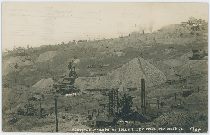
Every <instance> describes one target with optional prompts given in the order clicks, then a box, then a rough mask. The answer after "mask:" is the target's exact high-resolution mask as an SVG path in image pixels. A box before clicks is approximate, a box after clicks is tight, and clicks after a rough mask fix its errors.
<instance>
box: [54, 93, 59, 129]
mask: <svg viewBox="0 0 210 135" xmlns="http://www.w3.org/2000/svg"><path fill="white" fill-rule="evenodd" d="M54 99H55V126H56V128H55V132H58V105H57V101H58V96H57V95H55V96H54Z"/></svg>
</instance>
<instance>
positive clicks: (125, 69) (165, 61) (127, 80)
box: [2, 24, 208, 132]
mask: <svg viewBox="0 0 210 135" xmlns="http://www.w3.org/2000/svg"><path fill="white" fill-rule="evenodd" d="M202 26H203V25H202ZM207 36H208V33H207V26H205V27H204V28H203V27H202V28H201V29H199V30H194V29H193V27H192V26H188V25H183V24H173V25H169V26H165V27H163V28H161V29H160V30H158V31H155V32H153V33H140V32H133V33H130V34H128V35H127V36H124V37H119V38H113V39H101V40H90V41H89V40H87V41H86V40H84V41H83V40H80V41H70V42H68V43H61V44H57V45H43V46H40V47H36V48H32V47H28V48H21V47H20V48H16V49H14V50H12V51H9V52H5V53H4V55H3V60H2V64H3V69H2V73H3V74H2V77H3V89H2V94H3V106H2V108H3V130H4V131H11V130H12V131H54V130H53V129H51V128H52V125H53V123H54V121H53V120H54V108H53V107H54V95H53V94H54V93H53V92H54V89H53V84H54V82H57V81H58V80H59V79H60V78H61V76H64V75H66V74H67V73H69V72H68V63H69V62H70V61H73V64H74V66H75V68H76V69H75V70H76V73H77V75H78V78H77V79H76V82H75V85H76V86H77V87H78V88H79V89H80V90H81V92H80V93H79V94H78V95H77V96H71V97H67V96H59V98H58V106H59V119H61V120H62V122H61V124H63V131H64V132H67V131H68V129H67V124H68V123H69V124H70V125H72V123H77V125H72V126H73V127H80V128H81V127H84V128H86V127H87V125H88V124H84V123H85V122H88V120H87V118H86V116H87V115H89V110H94V109H95V110H98V109H101V104H106V103H108V101H107V96H106V94H104V93H103V92H106V91H108V89H113V88H119V91H120V93H119V94H120V95H121V96H122V95H123V94H124V93H128V94H130V95H131V96H132V97H134V98H133V109H134V110H137V111H138V110H139V107H140V101H141V99H140V95H141V93H140V87H141V84H140V83H141V79H142V78H144V79H145V81H146V98H148V99H147V100H148V103H149V100H150V99H155V102H156V99H157V98H160V100H161V101H162V100H163V104H165V108H163V109H162V112H161V113H157V114H158V115H156V114H155V117H156V118H157V119H156V120H154V121H153V122H154V123H156V125H157V126H162V125H164V124H165V123H164V122H165V121H164V119H168V120H169V121H170V122H171V123H170V124H171V125H173V124H175V125H179V124H178V123H179V122H180V119H181V118H182V117H184V118H185V119H186V121H184V122H183V123H181V124H180V125H187V122H188V120H189V119H190V118H191V117H194V114H197V113H199V115H196V117H194V119H195V120H194V123H195V124H197V125H199V124H200V125H202V124H204V129H205V128H206V127H205V126H206V125H205V123H206V119H202V120H200V119H199V118H197V117H202V118H203V117H204V118H206V117H207V116H206V114H207V113H206V112H207V100H201V99H202V98H205V99H206V95H207V89H208V88H207V80H208V77H207V73H208V70H207V65H208V60H207V59H208V58H206V59H199V60H190V57H192V56H193V52H192V50H195V48H199V50H204V51H205V53H208V51H207V48H208V40H207V39H208V38H207ZM205 57H207V56H205ZM180 80H181V81H180ZM183 80H186V81H183ZM132 88H133V89H135V88H136V89H137V90H133V91H132V90H130V89H132ZM185 89H190V90H191V91H192V90H193V94H192V93H191V95H190V96H188V97H183V96H182V94H180V93H184V92H183V91H184V90H185ZM88 90H94V92H90V91H88ZM99 90H103V92H101V91H99ZM175 93H177V100H176V101H174V94H175ZM33 94H41V95H43V96H44V99H43V101H42V105H43V107H44V109H45V110H46V113H47V116H46V118H43V119H39V118H37V116H32V117H29V116H22V115H17V116H16V113H17V111H18V109H19V108H20V107H24V106H25V105H27V104H28V103H31V102H33V103H34V104H35V106H36V108H37V109H36V111H37V110H39V109H38V108H39V103H40V102H39V101H38V100H37V101H36V100H35V101H29V99H28V98H30V97H33V96H34V95H33ZM195 99H196V100H195ZM197 101H199V103H196V102H197ZM178 102H182V105H183V108H182V109H181V111H180V110H179V109H177V108H176V107H175V108H173V107H174V106H176V105H177V104H178ZM193 105H195V106H199V107H195V108H193ZM151 106H152V105H151ZM177 106H178V105H177ZM155 108H157V107H156V106H155ZM200 108H202V109H203V110H202V111H201V112H198V111H200V110H199V109H200ZM170 109H173V113H170ZM148 110H150V112H153V113H154V112H156V111H157V110H155V111H154V110H153V109H152V107H151V108H148ZM189 110H190V113H192V116H191V115H189V117H188V115H186V114H187V113H188V112H189ZM159 111H160V110H159ZM165 112H166V113H165ZM153 115H154V114H153ZM173 115H176V117H178V118H179V119H177V121H174V119H173V117H172V116H173ZM180 115H181V116H180ZM13 116H16V117H17V119H18V121H17V122H16V123H14V124H10V123H9V120H10V118H11V117H13ZM63 116H65V118H63ZM72 116H76V117H78V118H74V117H72ZM81 121H83V122H81ZM173 122H174V123H173ZM154 123H153V124H154ZM21 124H23V127H25V128H22V125H21ZM148 124H152V123H148ZM145 125H146V124H145V123H141V126H145ZM41 126H43V127H46V129H45V128H41Z"/></svg>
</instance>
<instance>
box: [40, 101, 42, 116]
mask: <svg viewBox="0 0 210 135" xmlns="http://www.w3.org/2000/svg"><path fill="white" fill-rule="evenodd" d="M39 109H40V113H39V117H40V118H42V100H41V98H40V99H39Z"/></svg>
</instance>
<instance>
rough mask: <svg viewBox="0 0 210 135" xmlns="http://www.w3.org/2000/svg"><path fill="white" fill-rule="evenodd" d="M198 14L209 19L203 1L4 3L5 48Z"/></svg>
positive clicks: (106, 34) (112, 33)
mask: <svg viewBox="0 0 210 135" xmlns="http://www.w3.org/2000/svg"><path fill="white" fill-rule="evenodd" d="M191 16H194V17H196V18H201V19H205V20H208V5H207V4H199V3H179V4H176V3H170V4H169V3H165V4H163V3H162V4H160V3H159V4H158V3H156V4H154V3H67V2H66V3H64V2H63V3H52V2H51V3H20V2H19V3H12V2H10V3H8V2H7V3H3V5H2V43H3V50H5V49H12V48H13V47H14V46H16V47H19V46H22V47H26V46H27V45H30V46H33V47H36V46H40V45H47V44H56V43H61V42H62V41H64V42H68V41H71V40H74V39H75V40H78V39H94V38H111V37H113V38H114V37H118V36H120V35H128V33H130V32H132V31H136V30H141V29H142V28H143V29H145V30H146V31H148V30H149V29H151V28H152V29H153V31H154V30H157V29H159V28H160V27H162V26H164V25H168V24H177V23H180V22H182V21H186V20H187V19H188V18H189V17H191Z"/></svg>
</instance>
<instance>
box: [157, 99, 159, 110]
mask: <svg viewBox="0 0 210 135" xmlns="http://www.w3.org/2000/svg"><path fill="white" fill-rule="evenodd" d="M157 107H158V109H159V108H160V101H159V99H158V100H157Z"/></svg>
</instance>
